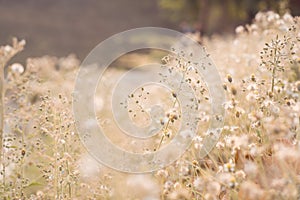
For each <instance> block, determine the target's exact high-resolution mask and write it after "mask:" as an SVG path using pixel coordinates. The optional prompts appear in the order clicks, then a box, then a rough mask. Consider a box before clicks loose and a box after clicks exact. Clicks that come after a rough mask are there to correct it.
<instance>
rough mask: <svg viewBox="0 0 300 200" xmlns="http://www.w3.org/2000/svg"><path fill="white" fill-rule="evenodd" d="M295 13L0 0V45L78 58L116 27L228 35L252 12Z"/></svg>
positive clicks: (190, 2)
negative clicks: (15, 41)
mask: <svg viewBox="0 0 300 200" xmlns="http://www.w3.org/2000/svg"><path fill="white" fill-rule="evenodd" d="M259 10H260V11H264V10H265V11H266V10H274V11H276V12H278V13H280V14H283V13H285V12H291V14H292V15H294V16H295V15H300V1H299V0H151V1H150V0H149V1H141V0H113V1H112V0H110V1H108V0H0V45H3V44H7V43H10V41H11V38H12V37H13V36H16V37H18V38H20V39H26V41H27V45H26V50H25V51H24V52H22V53H21V54H20V55H18V56H17V59H18V60H20V59H21V60H22V59H25V58H26V57H36V56H42V55H45V54H47V55H53V56H66V55H68V54H70V53H75V54H76V55H77V56H78V58H79V59H83V58H84V57H85V56H86V55H87V54H88V52H89V51H91V50H92V49H93V48H94V47H95V46H96V45H97V44H98V43H99V42H101V41H103V40H104V39H106V38H108V37H109V36H111V35H113V34H116V33H118V32H120V31H125V30H127V29H132V28H136V27H144V26H159V27H165V28H171V29H175V30H179V31H182V32H195V31H200V32H201V33H202V34H204V35H207V36H211V35H212V34H231V33H233V32H234V27H236V26H237V25H240V24H245V23H250V22H251V20H252V19H253V17H254V16H255V14H256V13H257V12H258V11H259Z"/></svg>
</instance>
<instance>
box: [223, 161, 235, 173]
mask: <svg viewBox="0 0 300 200" xmlns="http://www.w3.org/2000/svg"><path fill="white" fill-rule="evenodd" d="M223 168H224V171H225V172H234V171H235V164H234V163H233V161H232V160H229V162H228V163H226V164H225V165H224V166H223Z"/></svg>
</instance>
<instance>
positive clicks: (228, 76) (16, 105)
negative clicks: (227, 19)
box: [0, 11, 300, 200]
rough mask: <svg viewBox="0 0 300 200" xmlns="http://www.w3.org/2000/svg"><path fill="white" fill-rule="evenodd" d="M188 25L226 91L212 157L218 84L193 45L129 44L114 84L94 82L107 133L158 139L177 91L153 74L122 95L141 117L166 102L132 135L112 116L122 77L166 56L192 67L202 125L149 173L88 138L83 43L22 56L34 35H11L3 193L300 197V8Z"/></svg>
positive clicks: (133, 147) (5, 69)
mask: <svg viewBox="0 0 300 200" xmlns="http://www.w3.org/2000/svg"><path fill="white" fill-rule="evenodd" d="M188 36H189V37H191V38H192V39H194V40H196V41H197V42H199V43H200V44H201V45H203V46H204V47H205V49H206V52H207V53H208V54H209V57H210V58H211V59H212V60H213V62H214V64H215V65H216V67H217V69H218V71H219V73H220V76H221V80H222V82H223V85H222V87H223V89H224V92H225V94H226V102H225V103H224V104H223V108H224V109H225V118H224V126H223V127H222V132H221V137H220V138H219V140H218V142H217V144H216V145H215V147H214V148H213V150H212V151H211V152H210V153H209V154H208V155H207V156H205V157H204V158H202V157H201V156H200V154H199V152H200V150H201V147H202V146H203V145H204V144H203V138H204V137H205V136H206V134H209V133H207V132H206V130H207V127H208V124H209V122H210V121H211V116H210V113H209V112H210V111H209V108H210V103H211V102H210V94H209V91H208V89H207V86H206V85H205V83H204V82H203V80H202V79H201V77H200V76H197V75H196V72H195V71H193V70H194V68H193V66H192V64H191V63H190V62H188V59H187V58H185V57H184V56H182V55H178V54H167V53H166V52H162V51H142V52H132V53H130V54H128V55H124V56H123V57H121V58H120V59H118V61H115V62H114V63H113V64H112V65H113V67H111V68H109V70H108V71H107V72H106V73H105V74H104V75H103V80H104V83H105V85H101V86H99V87H98V88H97V91H96V93H95V99H94V102H95V112H96V115H97V117H98V123H99V124H100V125H102V126H103V127H104V130H105V131H104V132H105V133H106V135H107V138H109V139H110V140H111V141H112V142H113V143H114V144H116V145H118V146H119V147H121V148H124V149H127V150H129V151H133V152H139V153H145V152H147V151H157V150H159V149H161V148H164V147H165V146H167V145H168V144H169V142H170V141H172V139H173V138H174V136H175V135H176V134H177V131H178V127H179V126H180V122H181V113H180V109H179V107H180V105H179V104H178V103H176V97H177V96H176V93H174V92H172V91H168V90H161V88H156V87H150V86H149V87H145V88H140V89H139V90H137V91H135V93H128V98H127V99H125V100H124V99H120V100H117V101H119V102H120V104H121V105H123V104H124V107H122V108H123V109H125V110H126V111H127V112H128V115H129V117H130V119H131V120H132V122H130V123H135V124H138V125H139V126H145V125H147V124H149V123H150V114H149V112H148V111H147V109H145V110H144V109H143V108H144V107H147V105H148V106H149V105H152V104H154V103H155V104H160V105H162V106H163V107H164V108H165V111H166V112H165V113H160V114H161V115H162V116H161V121H160V122H159V123H160V125H161V126H162V127H163V128H162V130H161V131H160V132H159V133H158V134H157V135H155V136H153V137H151V138H150V139H149V140H146V141H139V140H133V139H132V138H130V137H129V136H127V135H124V134H122V131H120V130H119V129H118V127H116V126H114V123H113V116H112V115H111V110H110V109H111V107H110V103H111V102H110V99H111V97H112V94H111V92H112V90H113V87H114V84H115V82H114V80H115V79H116V78H118V77H121V76H122V74H124V73H125V72H126V71H128V69H130V68H131V66H138V65H142V64H145V63H149V62H152V61H157V60H158V61H159V62H161V63H162V65H164V66H166V67H170V68H172V70H177V71H184V72H186V71H187V70H189V74H188V76H187V77H186V79H184V80H183V81H185V82H187V83H188V84H190V85H191V86H192V88H193V90H194V92H195V96H196V97H197V99H194V100H193V101H197V105H198V108H197V109H198V112H199V121H198V124H197V126H198V132H197V133H196V134H197V136H196V137H194V138H193V143H192V145H191V146H190V147H189V148H188V150H187V151H186V152H185V153H184V155H182V156H181V157H180V159H178V160H177V161H176V162H174V163H172V164H171V165H168V166H166V167H164V168H162V169H160V170H158V171H154V172H152V173H145V174H129V173H123V172H118V171H116V170H114V169H111V168H109V167H106V166H105V165H103V164H101V163H99V162H97V161H96V160H95V159H94V158H93V157H92V156H91V155H90V154H89V153H88V152H87V150H86V149H85V147H84V146H83V144H82V142H81V140H80V138H79V136H78V133H77V129H76V127H75V119H74V115H73V110H72V100H73V90H74V85H75V81H76V76H77V73H78V71H79V68H80V63H81V61H80V60H79V59H77V57H76V55H69V56H67V57H62V58H57V57H51V56H47V55H45V56H43V57H37V58H27V61H26V65H22V64H20V63H18V62H17V61H16V63H14V62H11V61H10V59H11V58H12V57H13V56H14V55H15V54H17V53H19V52H21V51H26V42H25V41H24V40H22V39H21V38H18V39H16V38H15V39H14V40H13V41H12V43H11V44H8V45H6V46H2V47H1V48H0V67H1V69H0V70H1V76H0V81H1V87H0V93H1V97H0V129H1V131H2V132H1V136H2V138H1V139H2V140H1V141H2V143H1V144H0V146H1V166H0V174H1V176H0V199H32V200H34V199H41V200H42V199H101V200H102V199H115V200H156V199H163V200H181V199H182V200H183V199H186V200H198V199H199V200H200V199H208V200H229V199H233V200H237V199H239V200H277V199H278V200H283V199H284V200H294V199H295V200H296V199H300V57H299V56H300V18H299V17H293V16H291V15H290V14H288V13H287V14H284V15H282V16H280V15H279V14H277V13H274V12H271V11H269V12H259V13H257V14H256V16H255V18H254V19H253V23H252V24H247V25H243V26H238V27H236V29H235V34H232V35H227V36H224V35H223V36H219V35H213V36H211V37H206V36H201V35H200V34H197V33H195V34H192V33H189V34H188ZM193 56H197V55H193ZM208 67H209V66H208ZM141 73H142V72H141ZM136 77H137V78H138V76H136ZM169 78H170V77H168V76H167V77H165V79H166V80H168V79H169ZM124 92H127V91H124ZM124 101H126V102H124ZM83 106H84V105H83ZM174 151H175V150H174ZM120 162H122V160H120Z"/></svg>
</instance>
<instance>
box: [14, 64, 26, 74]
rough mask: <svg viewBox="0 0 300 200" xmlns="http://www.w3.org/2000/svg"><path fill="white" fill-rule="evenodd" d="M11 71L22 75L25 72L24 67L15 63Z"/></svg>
mask: <svg viewBox="0 0 300 200" xmlns="http://www.w3.org/2000/svg"><path fill="white" fill-rule="evenodd" d="M11 70H12V71H13V72H14V73H17V74H22V73H23V72H24V67H23V65H21V64H20V63H14V64H12V65H11Z"/></svg>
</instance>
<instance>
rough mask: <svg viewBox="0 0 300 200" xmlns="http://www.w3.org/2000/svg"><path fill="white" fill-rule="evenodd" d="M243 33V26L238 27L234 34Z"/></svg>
mask: <svg viewBox="0 0 300 200" xmlns="http://www.w3.org/2000/svg"><path fill="white" fill-rule="evenodd" d="M244 31H245V28H244V27H243V26H238V27H236V29H235V33H236V34H242V33H244Z"/></svg>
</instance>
